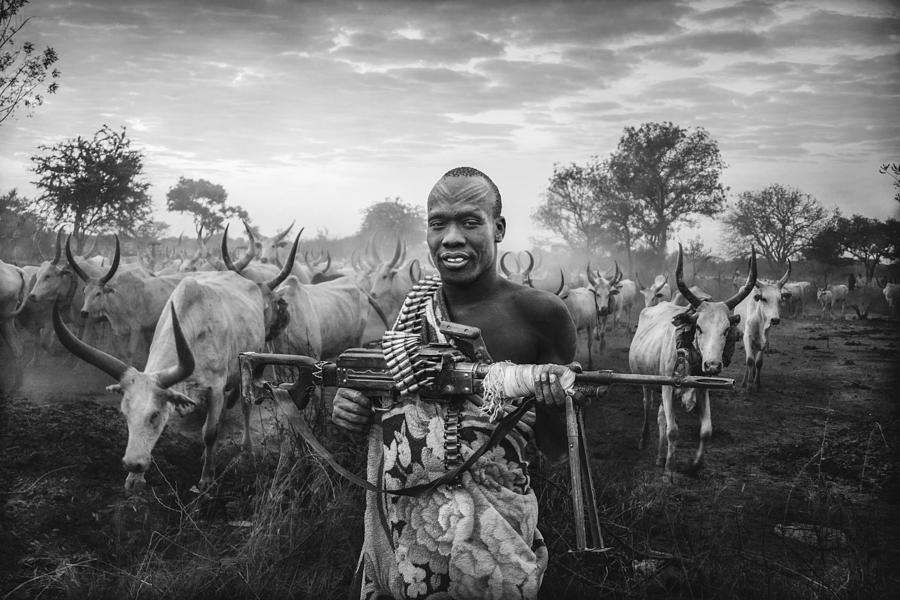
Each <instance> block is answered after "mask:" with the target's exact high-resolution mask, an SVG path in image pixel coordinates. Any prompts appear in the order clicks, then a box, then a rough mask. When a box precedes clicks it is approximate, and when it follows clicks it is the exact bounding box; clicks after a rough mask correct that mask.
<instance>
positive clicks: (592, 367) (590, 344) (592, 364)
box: [587, 329, 603, 371]
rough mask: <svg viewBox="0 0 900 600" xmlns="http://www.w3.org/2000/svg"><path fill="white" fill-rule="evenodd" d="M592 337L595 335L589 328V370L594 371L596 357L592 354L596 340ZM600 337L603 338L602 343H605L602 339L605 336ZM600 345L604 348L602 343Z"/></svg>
mask: <svg viewBox="0 0 900 600" xmlns="http://www.w3.org/2000/svg"><path fill="white" fill-rule="evenodd" d="M592 337H593V336H592V335H591V330H590V329H588V332H587V351H588V371H593V370H594V357H593V356H591V347H592V346H593V344H594V340H592V339H591V338H592ZM600 339H601V344H602V343H603V342H602V339H603V338H602V337H601V338H600ZM600 347H601V348H603V346H602V345H601V346H600Z"/></svg>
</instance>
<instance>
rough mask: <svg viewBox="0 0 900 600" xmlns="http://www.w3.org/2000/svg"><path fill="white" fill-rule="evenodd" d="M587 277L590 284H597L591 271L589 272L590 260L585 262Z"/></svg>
mask: <svg viewBox="0 0 900 600" xmlns="http://www.w3.org/2000/svg"><path fill="white" fill-rule="evenodd" d="M587 278H588V283H590V284H591V285H597V280H596V279H595V278H594V274H593V272H591V262H590V261H588V264H587Z"/></svg>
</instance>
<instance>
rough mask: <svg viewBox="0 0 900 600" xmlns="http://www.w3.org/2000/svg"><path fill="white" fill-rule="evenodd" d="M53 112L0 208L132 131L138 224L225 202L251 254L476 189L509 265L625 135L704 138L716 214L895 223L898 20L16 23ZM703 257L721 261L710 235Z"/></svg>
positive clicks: (762, 15)
mask: <svg viewBox="0 0 900 600" xmlns="http://www.w3.org/2000/svg"><path fill="white" fill-rule="evenodd" d="M24 14H25V15H26V16H29V17H31V21H30V22H29V23H28V24H27V25H26V27H25V29H23V31H22V32H21V33H20V36H22V39H23V40H24V39H28V40H31V41H33V42H34V43H35V44H36V46H37V47H38V48H39V49H42V48H43V47H44V46H48V45H49V46H52V47H53V48H54V49H55V50H56V51H57V53H58V55H59V62H58V63H57V65H56V66H57V67H58V68H59V70H60V71H61V72H62V75H61V77H60V79H59V83H60V88H59V91H58V92H57V93H56V94H54V95H51V96H47V98H46V100H45V103H44V105H43V106H41V107H39V108H37V109H36V110H35V111H34V112H33V114H32V115H31V116H26V115H25V114H24V113H23V112H22V111H19V112H18V113H17V115H16V116H15V117H14V118H13V119H10V120H7V121H6V122H4V123H3V124H2V125H0V193H4V192H6V191H8V190H9V189H11V188H16V189H18V191H19V193H20V194H23V195H25V196H27V197H34V196H36V195H38V192H37V189H36V188H35V187H34V185H33V184H32V183H31V181H32V180H34V179H35V178H36V177H35V175H34V173H33V172H32V171H31V168H32V163H31V161H30V157H31V156H32V155H34V154H37V153H38V152H39V151H38V146H40V145H42V144H43V145H51V144H54V143H57V142H61V141H63V140H66V139H72V138H75V137H78V136H82V137H87V138H90V137H91V136H93V134H94V133H95V132H96V131H97V130H99V129H100V128H101V126H102V125H104V124H107V125H109V126H110V127H113V128H114V129H118V128H120V127H122V126H124V127H125V128H126V131H127V134H128V137H129V138H130V139H131V140H132V148H133V149H139V150H141V151H142V152H143V153H144V156H145V161H144V174H145V179H146V180H147V181H148V182H150V183H151V185H152V187H151V189H150V194H151V196H152V197H153V203H154V208H155V215H154V216H155V218H157V219H160V220H164V221H167V222H169V223H171V224H172V229H171V231H170V232H171V233H172V234H174V235H177V234H178V233H180V232H182V231H184V232H185V233H186V234H188V235H192V233H193V227H192V225H191V222H190V219H189V218H188V217H186V216H181V215H174V214H172V213H166V211H165V197H166V192H167V191H168V190H169V189H170V188H172V187H173V186H174V185H175V184H176V183H177V181H178V178H179V177H182V176H183V177H186V178H189V179H201V178H202V179H206V180H209V181H211V182H213V183H218V184H221V185H222V186H224V187H225V189H226V190H227V192H228V198H229V202H230V203H233V204H238V205H240V206H242V207H244V208H245V209H247V210H248V211H249V213H250V216H251V219H252V221H253V223H254V224H256V225H259V226H260V228H261V231H262V233H263V234H272V233H274V231H275V230H277V229H281V228H283V227H284V226H286V225H287V224H288V223H289V222H290V221H291V220H292V219H296V220H297V223H298V224H299V225H302V226H304V227H306V231H307V232H310V233H308V234H304V237H305V236H306V235H315V234H325V235H329V236H332V237H334V236H345V235H350V234H352V233H354V232H356V231H357V230H358V228H359V226H360V223H361V220H362V213H363V210H364V209H365V208H366V207H367V206H369V205H371V204H372V203H374V202H378V201H382V200H384V199H385V198H394V197H400V198H401V199H402V200H403V201H404V202H408V203H411V204H420V205H422V206H424V203H425V199H426V197H427V194H428V191H429V190H430V188H431V186H432V185H433V184H434V183H435V181H436V180H437V179H438V178H439V177H440V176H441V175H442V174H443V173H444V172H446V171H447V170H449V169H451V168H453V167H456V166H472V167H476V168H478V169H480V170H482V171H484V172H485V173H487V174H488V175H489V176H491V178H492V179H493V180H494V181H495V183H496V184H497V186H498V187H499V189H500V191H501V193H502V196H503V205H504V214H505V216H506V219H507V226H508V234H507V238H506V240H505V241H504V243H503V244H502V246H501V249H509V250H519V249H524V248H527V247H531V246H532V242H533V241H536V240H544V239H547V238H549V237H550V234H549V233H548V232H547V231H546V230H545V229H544V228H542V227H541V226H540V225H538V224H537V223H535V222H534V221H533V220H532V219H531V214H532V213H533V212H534V210H535V208H536V207H537V206H538V205H539V204H540V203H541V202H542V200H543V195H544V193H545V191H546V188H547V184H548V181H549V179H550V177H551V175H552V173H553V168H554V165H555V164H560V165H565V164H569V163H578V164H584V163H586V162H587V161H588V160H590V159H591V157H592V156H599V157H601V158H604V157H607V156H608V155H609V154H611V153H612V152H614V151H615V149H616V146H617V144H618V141H619V139H620V138H621V137H622V135H623V132H624V129H625V128H626V127H639V126H640V125H641V124H642V123H645V122H651V121H655V122H663V121H671V122H673V123H675V124H676V125H679V126H681V127H684V128H687V129H688V130H692V129H694V128H698V127H702V128H704V129H706V130H707V131H708V132H709V134H710V136H711V137H712V138H713V139H715V140H716V141H717V143H718V145H719V149H720V151H721V154H722V157H723V159H724V160H725V162H726V164H727V168H726V169H725V170H724V172H723V174H722V180H723V183H724V184H725V185H727V186H728V187H729V188H730V195H729V197H730V198H733V197H734V196H735V195H736V194H737V193H739V192H743V191H753V190H761V189H763V188H765V187H766V186H768V185H770V184H773V183H779V184H782V185H785V186H790V187H794V188H797V189H799V190H801V191H803V192H806V193H808V194H810V195H812V196H813V197H815V198H816V199H817V200H819V201H820V202H821V203H822V204H823V205H824V206H826V207H827V208H829V209H831V208H839V209H840V210H841V211H842V212H843V213H844V214H847V215H849V214H852V213H859V214H863V215H867V216H870V217H876V218H879V219H884V218H887V217H890V216H898V214H900V213H898V206H900V205H898V203H897V202H896V201H894V200H893V196H894V193H895V190H894V188H893V185H892V184H893V181H892V180H891V179H890V177H889V176H887V175H882V174H879V172H878V169H879V166H880V165H881V164H883V163H886V162H900V8H898V5H897V4H894V3H891V2H876V1H866V0H853V1H828V0H812V1H808V2H807V1H794V2H791V1H770V2H762V1H748V2H720V1H713V0H709V1H707V0H702V1H685V2H674V1H671V0H663V1H659V2H650V1H641V2H637V1H607V2H548V1H541V2H509V1H507V2H489V1H485V0H482V1H479V2H417V1H397V2H366V1H357V2H343V1H329V2H300V1H289V0H228V1H213V0H202V1H199V2H198V1H193V0H174V1H170V0H136V1H129V0H71V1H66V2H60V1H48V0H31V2H30V3H29V4H28V5H26V6H25V8H24ZM696 235H699V236H700V237H701V239H703V240H704V241H705V242H706V243H707V245H709V246H710V247H712V248H713V249H714V250H718V249H720V240H721V235H722V230H721V228H720V226H719V225H718V223H717V222H716V220H710V219H705V220H703V221H702V222H701V223H700V226H699V227H697V228H695V229H682V230H681V231H678V232H676V234H675V236H674V240H675V241H678V240H682V241H684V240H687V239H690V238H692V237H694V236H696Z"/></svg>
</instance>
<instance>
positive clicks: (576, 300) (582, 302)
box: [556, 269, 608, 370]
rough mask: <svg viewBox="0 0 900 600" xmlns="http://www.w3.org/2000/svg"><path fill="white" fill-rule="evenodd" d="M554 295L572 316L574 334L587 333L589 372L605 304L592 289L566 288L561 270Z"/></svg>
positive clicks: (592, 363)
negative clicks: (557, 287)
mask: <svg viewBox="0 0 900 600" xmlns="http://www.w3.org/2000/svg"><path fill="white" fill-rule="evenodd" d="M556 295H557V296H559V297H560V298H561V299H562V301H563V303H564V304H565V305H566V308H567V309H568V311H569V315H571V316H572V321H573V322H574V323H575V331H576V334H577V333H578V332H579V331H584V332H585V333H587V352H588V369H589V370H590V369H592V368H593V365H594V362H593V361H594V357H593V349H592V346H593V340H594V337H595V335H594V334H595V332H596V330H597V329H598V328H600V327H602V326H603V325H601V322H600V311H601V310H603V309H606V308H608V307H607V304H606V303H604V304H603V305H602V306H601V304H600V299H599V297H598V296H597V292H596V290H595V289H594V288H593V287H586V288H570V287H569V286H567V285H566V277H565V275H564V274H563V271H562V269H560V270H559V289H558V290H556ZM604 322H605V318H604ZM601 339H602V338H601Z"/></svg>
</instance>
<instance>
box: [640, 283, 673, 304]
mask: <svg viewBox="0 0 900 600" xmlns="http://www.w3.org/2000/svg"><path fill="white" fill-rule="evenodd" d="M635 279H637V286H638V291H639V292H640V293H641V295H642V296H643V297H644V307H645V308H646V307H649V306H656V305H657V304H659V303H660V302H662V301H664V300H665V301H668V300H670V299H671V298H672V289H671V288H670V287H669V276H668V275H657V276H656V277H655V278H654V279H653V283H652V284H651V285H649V286H647V287H644V286H643V285H641V278H640V277H639V276H636V277H635Z"/></svg>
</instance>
